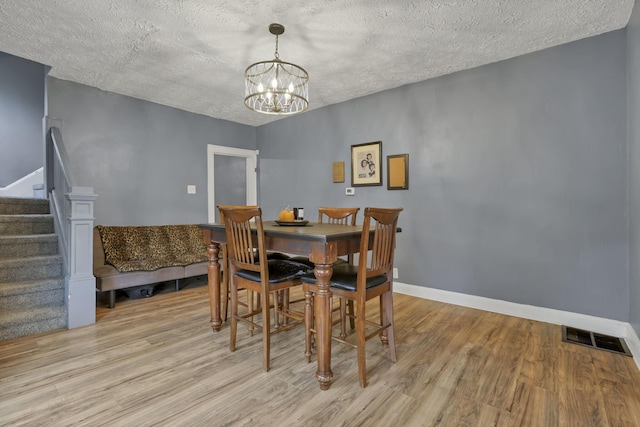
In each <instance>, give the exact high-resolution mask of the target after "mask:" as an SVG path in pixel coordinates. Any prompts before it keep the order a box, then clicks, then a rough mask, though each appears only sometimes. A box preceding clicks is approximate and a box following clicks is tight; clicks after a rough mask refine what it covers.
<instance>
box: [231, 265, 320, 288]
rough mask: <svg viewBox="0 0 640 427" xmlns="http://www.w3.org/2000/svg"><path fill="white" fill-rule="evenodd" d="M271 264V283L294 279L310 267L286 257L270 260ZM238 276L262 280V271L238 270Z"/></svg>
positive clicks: (255, 280)
mask: <svg viewBox="0 0 640 427" xmlns="http://www.w3.org/2000/svg"><path fill="white" fill-rule="evenodd" d="M267 263H268V264H269V283H280V282H286V281H288V280H293V279H295V278H297V277H300V276H301V275H303V274H305V273H307V272H308V271H309V267H307V266H306V265H304V264H300V263H297V262H292V261H289V260H284V259H272V260H268V261H267ZM236 276H238V277H242V278H243V279H247V280H252V281H254V282H259V281H260V273H259V272H257V271H250V270H238V271H236Z"/></svg>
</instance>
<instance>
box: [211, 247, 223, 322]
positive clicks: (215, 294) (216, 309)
mask: <svg viewBox="0 0 640 427" xmlns="http://www.w3.org/2000/svg"><path fill="white" fill-rule="evenodd" d="M207 252H208V253H209V265H208V267H207V275H208V282H209V283H208V285H209V304H210V305H211V322H210V323H211V329H213V332H218V331H220V326H222V319H221V318H220V263H219V262H218V253H219V252H220V245H219V244H218V243H217V242H214V241H209V244H208V245H207ZM225 274H226V273H225Z"/></svg>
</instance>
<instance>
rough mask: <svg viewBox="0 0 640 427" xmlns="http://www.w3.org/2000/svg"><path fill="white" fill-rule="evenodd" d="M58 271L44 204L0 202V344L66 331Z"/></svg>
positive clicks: (55, 243) (55, 245)
mask: <svg viewBox="0 0 640 427" xmlns="http://www.w3.org/2000/svg"><path fill="white" fill-rule="evenodd" d="M62 267H63V260H62V256H60V255H58V238H57V236H56V235H55V233H54V229H53V217H52V216H51V215H50V214H49V202H48V200H45V199H19V198H0V341H4V340H9V339H12V338H17V337H21V336H25V335H32V334H37V333H40V332H45V331H49V330H52V329H59V328H65V327H66V326H67V310H66V306H65V290H64V279H63V271H62Z"/></svg>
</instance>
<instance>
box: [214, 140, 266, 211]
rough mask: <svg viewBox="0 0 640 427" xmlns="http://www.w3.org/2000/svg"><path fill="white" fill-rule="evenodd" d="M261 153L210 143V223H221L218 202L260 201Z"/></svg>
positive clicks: (254, 203) (255, 202) (223, 203)
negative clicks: (259, 156) (259, 173)
mask: <svg viewBox="0 0 640 427" xmlns="http://www.w3.org/2000/svg"><path fill="white" fill-rule="evenodd" d="M257 164H258V153H257V151H255V150H246V149H242V148H232V147H224V146H222V145H211V144H209V145H207V191H208V215H207V218H208V222H218V220H219V218H218V210H217V209H216V206H218V205H257V204H258V190H257V188H258V183H257V180H258V177H257V172H256V168H257Z"/></svg>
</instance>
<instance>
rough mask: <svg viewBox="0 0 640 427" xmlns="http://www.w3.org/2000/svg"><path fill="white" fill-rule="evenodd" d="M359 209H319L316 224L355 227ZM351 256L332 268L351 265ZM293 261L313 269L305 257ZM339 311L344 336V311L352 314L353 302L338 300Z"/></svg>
mask: <svg viewBox="0 0 640 427" xmlns="http://www.w3.org/2000/svg"><path fill="white" fill-rule="evenodd" d="M359 211H360V208H331V207H319V208H318V224H337V225H356V219H357V216H358V212H359ZM353 258H354V257H353V254H348V255H347V259H346V261H345V260H344V259H342V258H338V260H337V261H336V262H335V264H334V266H336V265H339V264H342V263H345V262H348V263H349V264H353ZM291 259H292V260H294V261H297V262H301V263H303V264H306V265H308V266H309V267H311V268H313V266H314V264H313V263H312V262H311V261H310V260H309V258H307V257H300V256H297V257H293V258H291ZM309 289H310V290H311V291H312V292H315V289H313V286H311V287H310V288H309ZM338 309H339V310H340V331H341V332H340V336H341V337H345V336H346V334H347V333H346V318H347V317H346V311H347V309H348V310H349V313H351V314H353V301H348V300H344V299H343V298H339V307H338ZM349 322H350V326H351V329H354V328H355V322H354V320H353V316H350V317H349Z"/></svg>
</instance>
